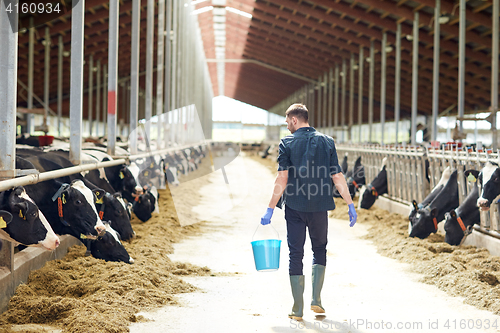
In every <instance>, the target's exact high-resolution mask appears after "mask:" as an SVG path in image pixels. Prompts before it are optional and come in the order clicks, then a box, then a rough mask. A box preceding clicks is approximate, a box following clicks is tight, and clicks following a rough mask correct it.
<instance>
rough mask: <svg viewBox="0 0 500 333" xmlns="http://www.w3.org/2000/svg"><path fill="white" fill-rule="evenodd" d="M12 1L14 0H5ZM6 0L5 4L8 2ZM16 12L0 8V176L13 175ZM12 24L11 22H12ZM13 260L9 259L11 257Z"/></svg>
mask: <svg viewBox="0 0 500 333" xmlns="http://www.w3.org/2000/svg"><path fill="white" fill-rule="evenodd" d="M7 2H9V3H10V4H11V5H14V3H15V2H16V1H14V0H10V1H7ZM7 2H6V5H7ZM17 21H18V14H17V12H15V11H12V12H11V13H10V14H9V13H8V12H7V11H5V10H3V8H2V10H0V40H1V41H2V47H0V64H1V66H0V110H2V112H0V124H1V126H0V147H2V154H0V172H1V173H2V174H1V175H0V179H2V178H14V177H15V176H16V175H15V169H16V167H15V156H16V148H15V145H16V108H17V52H18V51H17V49H18V33H17V30H16V32H14V31H13V28H12V27H15V29H17V26H18V24H17ZM11 24H12V26H11ZM10 262H11V263H12V262H13V261H12V260H11V261H10Z"/></svg>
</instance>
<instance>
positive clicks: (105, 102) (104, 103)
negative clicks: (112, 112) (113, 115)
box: [102, 65, 108, 135]
mask: <svg viewBox="0 0 500 333" xmlns="http://www.w3.org/2000/svg"><path fill="white" fill-rule="evenodd" d="M107 77H108V66H107V65H103V66H102V123H103V129H104V133H103V135H106V134H107V119H108V117H107V116H106V115H107V113H108V80H106V78H107Z"/></svg>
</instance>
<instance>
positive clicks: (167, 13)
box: [163, 0, 172, 144]
mask: <svg viewBox="0 0 500 333" xmlns="http://www.w3.org/2000/svg"><path fill="white" fill-rule="evenodd" d="M165 18H166V28H165V30H166V36H165V86H164V88H165V92H164V94H165V96H164V97H165V103H164V105H165V106H164V111H163V112H164V113H165V115H166V114H167V113H168V112H169V111H170V110H171V109H170V106H171V104H170V89H171V87H170V85H171V82H172V81H171V69H170V62H171V54H170V52H171V43H172V41H171V36H172V35H171V30H172V0H167V2H166V6H165ZM169 128H170V130H172V129H171V126H170V127H169ZM164 135H165V144H167V139H168V137H167V133H164Z"/></svg>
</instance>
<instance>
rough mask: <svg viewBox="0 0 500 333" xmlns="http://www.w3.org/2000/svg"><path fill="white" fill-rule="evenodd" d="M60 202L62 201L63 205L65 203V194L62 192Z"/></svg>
mask: <svg viewBox="0 0 500 333" xmlns="http://www.w3.org/2000/svg"><path fill="white" fill-rule="evenodd" d="M62 203H63V205H65V204H66V196H65V195H64V194H63V195H62Z"/></svg>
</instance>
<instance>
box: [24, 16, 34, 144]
mask: <svg viewBox="0 0 500 333" xmlns="http://www.w3.org/2000/svg"><path fill="white" fill-rule="evenodd" d="M34 57H35V27H34V26H33V16H30V28H29V43H28V109H33V68H34V67H33V63H34ZM33 121H34V119H33V115H32V114H29V113H28V114H26V132H27V133H28V134H31V133H32V132H33Z"/></svg>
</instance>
